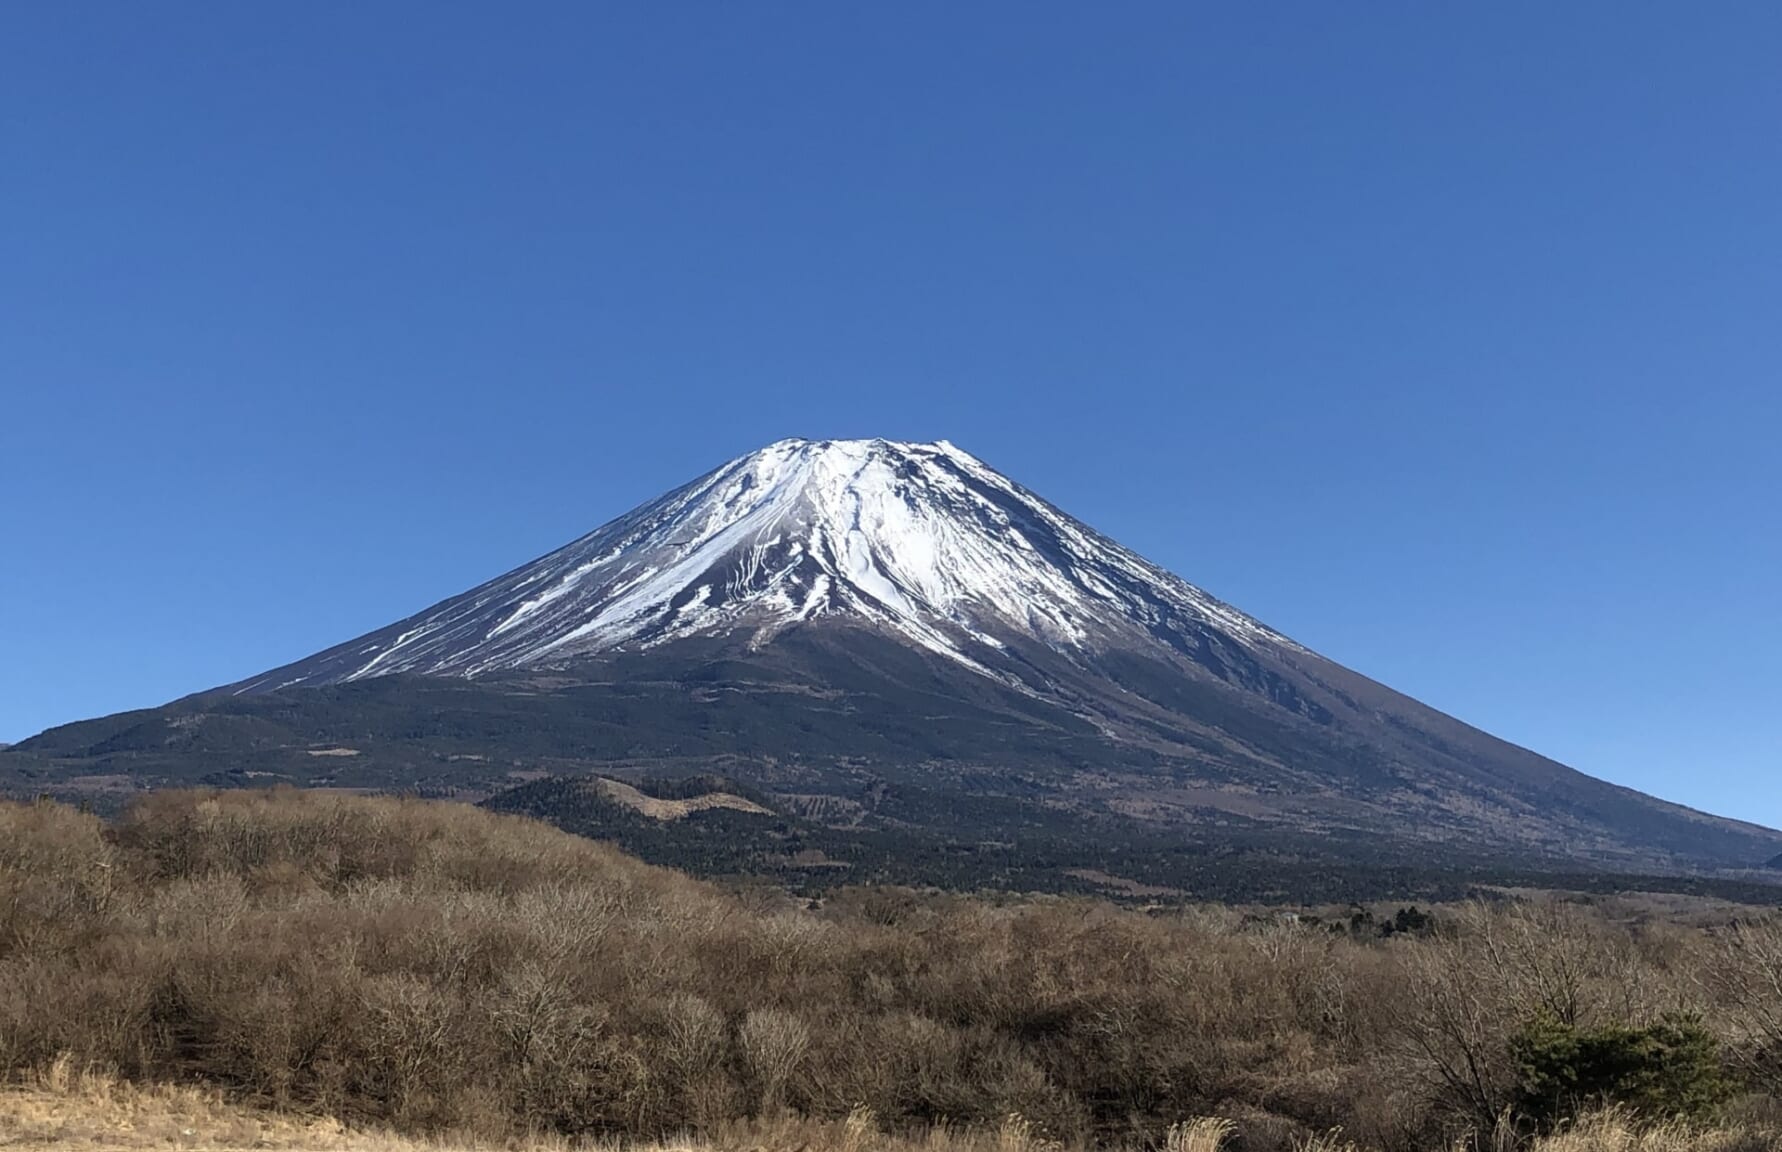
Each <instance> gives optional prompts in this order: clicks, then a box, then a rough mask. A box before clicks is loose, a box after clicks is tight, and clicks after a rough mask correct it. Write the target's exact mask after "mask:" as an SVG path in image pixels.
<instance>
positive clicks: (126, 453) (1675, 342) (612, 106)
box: [0, 0, 1782, 825]
mask: <svg viewBox="0 0 1782 1152" xmlns="http://www.w3.org/2000/svg"><path fill="white" fill-rule="evenodd" d="M1779 59H1782V7H1778V6H1776V5H1773V4H1769V3H1722V4H1715V5H1710V6H1700V5H1696V6H1687V5H1681V4H1664V5H1658V4H1642V3H1628V2H1625V0H1622V2H1616V3H1597V4H1592V3H1571V4H1565V5H1552V4H1544V3H1509V4H1497V5H1490V6H1472V7H1471V8H1463V7H1461V6H1455V5H1428V4H1409V3H1407V4H1397V5H1393V4H1379V5H1369V6H1367V7H1366V8H1365V9H1358V8H1355V7H1353V6H1346V5H1332V4H1327V3H1305V4H1291V3H1289V4H1277V5H1239V4H1227V5H1210V4H1176V3H1168V4H1137V3H1135V4H1125V5H1116V6H1098V5H1075V4H1073V5H1049V4H1040V3H1032V2H1023V3H1019V4H1015V3H1010V4H1000V5H999V4H988V3H987V4H973V5H957V4H939V3H935V4H922V3H908V4H897V5H871V6H869V5H847V6H843V5H830V4H801V5H794V4H760V5H735V4H728V5H720V4H680V5H663V4H629V5H621V4H561V5H545V4H523V5H502V6H496V5H480V6H460V5H451V4H443V3H426V4H412V5H407V4H401V3H395V2H384V3H376V4H329V3H306V4H301V5H282V6H271V5H241V4H211V5H205V4H197V3H194V4H181V5H173V6H167V5H157V6H146V5H141V4H127V3H120V4H98V3H76V4H52V3H41V4H36V5H23V4H14V5H9V6H7V7H6V8H5V10H4V12H0V157H3V159H0V169H3V174H0V740H6V739H18V738H20V737H23V736H25V735H28V734H30V733H32V732H34V731H36V730H38V729H41V728H43V727H45V726H48V725H51V724H55V723H60V722H64V721H68V720H73V719H77V718H82V717H86V716H91V715H95V714H100V713H106V712H110V711H115V710H118V709H123V708H128V707H135V706H146V705H151V704H155V703H158V702H161V701H164V700H166V699H169V698H172V697H175V696H179V695H182V694H184V693H187V692H190V691H193V690H196V689H199V688H203V687H207V686H210V685H213V684H216V683H220V682H224V681H229V680H233V679H236V678H238V677H241V676H245V675H247V674H249V673H252V672H256V671H259V670H262V669H264V668H266V667H269V666H272V665H275V664H278V663H281V662H283V661H286V660H289V659H292V658H294V657H297V656H300V655H303V654H305V653H307V652H310V651H312V650H315V649H318V648H321V647H323V646H326V645H328V644H331V643H334V642H336V641H338V640H341V639H344V638H346V637H349V636H351V635H354V634H357V633H359V632H361V631H364V630H367V629H369V628H372V627H374V626H377V625H381V624H384V623H387V622H389V621H391V620H393V619H395V618H397V617H399V616H402V615H405V614H407V613H408V612H410V611H413V610H415V609H418V608H420V607H422V606H424V605H426V604H428V603H431V602H432V601H434V600H437V599H439V598H441V597H443V596H445V595H447V594H450V593H454V592H457V591H460V590H462V589H464V588H466V587H468V586H470V585H471V584H474V583H476V582H478V581H480V580H481V579H483V578H486V577H488V576H491V575H493V574H495V573H497V572H499V571H502V570H505V569H506V568H508V567H511V566H513V565H514V564H516V563H519V562H521V561H523V560H526V559H528V558H530V557H532V556H534V555H536V554H538V553H541V552H544V551H546V550H548V549H550V548H552V547H554V546H556V545H558V544H560V543H562V542H564V541H566V540H568V539H569V538H571V537H573V536H576V535H578V534H580V533H581V532H583V531H585V530H587V529H589V528H591V527H593V526H594V525H595V524H597V523H599V522H601V521H604V520H606V519H608V518H610V517H611V516H613V515H616V514H618V513H620V512H622V511H624V510H626V509H627V508H629V507H631V506H632V505H634V504H636V503H638V502H639V501H641V500H643V499H646V498H648V497H650V496H653V495H655V494H657V493H658V492H660V491H661V490H663V489H665V488H667V487H669V486H671V485H674V484H676V483H679V482H681V481H683V480H685V479H688V478H690V477H691V476H692V475H694V474H696V473H699V472H701V471H704V470H705V469H707V468H709V467H711V466H713V465H715V464H717V463H719V462H721V461H722V460H724V459H727V458H729V457H731V456H734V455H737V454H740V453H742V452H745V451H748V450H750V449H753V448H755V447H758V446H760V445H762V444H764V443H767V442H769V441H772V440H775V439H779V438H781V437H785V436H791V435H801V436H813V437H826V436H837V437H840V436H885V437H889V438H897V439H924V440H926V439H934V438H939V437H946V438H949V439H952V440H953V441H955V442H956V443H958V444H960V445H961V446H963V447H965V448H967V449H969V450H971V451H972V452H974V453H976V454H977V455H979V456H980V457H982V458H984V459H985V460H987V461H988V462H990V463H991V464H993V465H995V466H997V467H999V468H1001V469H1002V470H1003V471H1005V472H1007V473H1009V474H1010V475H1012V476H1014V477H1015V478H1017V479H1019V480H1021V481H1022V482H1024V483H1026V484H1027V485H1028V486H1030V487H1032V488H1034V489H1036V490H1037V491H1039V492H1040V493H1042V494H1043V495H1045V496H1047V497H1049V498H1050V499H1052V500H1053V501H1054V502H1055V503H1057V504H1059V505H1061V506H1062V507H1063V508H1065V509H1066V510H1067V511H1069V512H1071V513H1073V514H1075V515H1077V516H1079V517H1081V518H1082V519H1084V520H1087V521H1088V522H1090V523H1091V524H1093V525H1095V526H1097V527H1099V528H1101V529H1102V530H1104V531H1106V532H1108V533H1110V534H1111V535H1113V536H1115V537H1116V538H1118V539H1120V540H1122V541H1123V542H1125V543H1127V544H1128V545H1130V546H1132V547H1134V548H1136V549H1137V550H1139V551H1140V552H1142V553H1144V554H1146V555H1147V556H1149V557H1151V558H1153V559H1155V560H1157V561H1159V562H1161V563H1163V564H1165V565H1167V566H1168V567H1170V568H1173V569H1174V570H1176V571H1178V572H1180V573H1181V574H1182V575H1184V576H1186V577H1187V578H1189V579H1190V580H1193V581H1195V582H1196V583H1199V584H1201V585H1203V586H1205V587H1207V588H1208V589H1210V590H1212V591H1213V592H1215V593H1217V594H1218V595H1220V596H1222V597H1224V598H1226V599H1228V600H1230V601H1232V602H1234V603H1235V604H1237V605H1238V606H1240V607H1242V608H1244V609H1246V610H1248V611H1249V612H1251V613H1253V614H1254V615H1256V616H1259V617H1260V618H1262V619H1263V620H1265V621H1267V622H1269V623H1270V624H1272V625H1273V626H1275V627H1277V628H1280V629H1282V630H1283V631H1285V632H1287V633H1289V634H1290V635H1293V636H1294V637H1296V638H1298V639H1300V640H1301V641H1303V642H1305V643H1307V644H1309V645H1311V646H1313V647H1315V648H1318V649H1320V650H1321V651H1323V652H1325V653H1327V654H1328V655H1330V656H1332V657H1334V658H1336V659H1338V660H1340V661H1342V662H1344V663H1346V664H1349V665H1350V666H1352V667H1355V668H1357V669H1359V670H1361V671H1364V672H1367V673H1368V674H1370V675H1373V676H1375V677H1377V678H1379V679H1381V680H1383V681H1385V682H1386V683H1388V684H1391V685H1393V686H1394V687H1397V688H1400V689H1402V690H1404V691H1407V692H1409V693H1411V694H1413V695H1415V696H1418V697H1420V698H1422V699H1424V700H1426V701H1428V702H1430V703H1432V704H1435V705H1437V706H1438V707H1441V708H1444V709H1446V710H1448V711H1450V712H1453V713H1454V714H1456V715H1458V716H1460V717H1462V718H1463V719H1466V720H1468V721H1471V722H1473V723H1475V724H1478V725H1480V726H1482V727H1484V728H1487V729H1490V730H1492V731H1494V732H1497V733H1498V734H1500V735H1503V736H1505V737H1508V738H1510V739H1513V740H1516V741H1518V742H1520V743H1523V744H1527V745H1529V746H1531V747H1533V748H1536V749H1538V750H1540V751H1542V752H1545V753H1547V754H1549V755H1552V756H1555V757H1557V758H1559V759H1562V760H1564V761H1567V762H1569V763H1571V764H1574V765H1576V766H1578V767H1580V768H1583V769H1585V770H1587V771H1590V772H1593V773H1596V774H1598V775H1601V776H1605V777H1607V778H1609V779H1612V780H1616V781H1620V782H1624V783H1627V784H1631V785H1633V786H1636V787H1639V788H1642V789H1646V790H1649V791H1652V792H1656V793H1658V794H1660V795H1663V796H1666V797H1670V798H1674V799H1677V800H1681V801H1685V802H1688V803H1692V804H1696V805H1699V806H1702V807H1706V808H1709V809H1712V810H1715V811H1719V812H1724V813H1727V814H1732V815H1740V816H1745V817H1748V818H1751V819H1756V820H1760V821H1764V822H1767V823H1769V824H1771V825H1782V784H1778V769H1779V768H1782V737H1779V736H1778V724H1777V721H1778V716H1782V706H1779V704H1778V695H1779V691H1778V690H1779V689H1782V673H1779V672H1778V670H1777V669H1778V664H1777V653H1778V652H1782V608H1779V606H1778V597H1777V588H1778V573H1779V572H1782V530H1779V529H1782V514H1779V512H1778V504H1779V503H1782V501H1779V498H1778V497H1779V493H1782V451H1778V449H1777V443H1776V442H1777V437H1778V433H1779V432H1782V399H1779V398H1778V377H1779V369H1782V315H1779V314H1778V313H1779V311H1782V131H1778V124H1779V123H1782V69H1779V68H1778V67H1777V66H1776V61H1777V60H1779Z"/></svg>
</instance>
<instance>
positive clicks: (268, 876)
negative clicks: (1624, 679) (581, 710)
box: [0, 792, 1782, 1152]
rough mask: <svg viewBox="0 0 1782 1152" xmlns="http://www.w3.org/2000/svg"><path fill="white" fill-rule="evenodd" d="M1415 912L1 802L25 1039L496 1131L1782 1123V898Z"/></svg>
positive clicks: (1455, 1134)
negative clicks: (1705, 915) (1161, 908)
mask: <svg viewBox="0 0 1782 1152" xmlns="http://www.w3.org/2000/svg"><path fill="white" fill-rule="evenodd" d="M1385 919H1386V918H1380V919H1378V920H1376V919H1375V918H1373V917H1370V916H1368V915H1365V914H1358V915H1355V916H1354V917H1344V918H1341V919H1336V920H1331V919H1329V918H1327V919H1326V920H1325V921H1322V922H1317V923H1313V922H1309V921H1307V920H1304V919H1300V920H1288V919H1286V918H1282V917H1276V916H1272V915H1271V916H1264V917H1246V916H1244V915H1243V914H1241V913H1239V912H1236V911H1231V910H1224V909H1198V908H1190V909H1182V910H1175V911H1170V912H1166V913H1153V914H1146V913H1142V912H1137V911H1131V910H1122V909H1118V908H1115V907H1112V906H1109V905H1107V904H1103V903H1097V902H1092V901H1087V900H1079V899H1044V900H1031V901H999V902H989V901H984V900H976V899H969V898H963V897H948V896H933V895H931V896H918V895H915V894H911V893H906V892H897V891H890V890H861V891H855V892H844V893H839V894H837V895H835V896H834V897H833V898H831V899H830V900H829V901H828V902H827V903H826V904H825V905H824V906H823V907H821V908H815V907H809V906H806V905H805V904H803V903H801V902H793V901H790V900H788V899H787V898H786V897H785V896H783V895H782V894H780V893H778V892H774V891H768V890H762V891H755V892H742V893H731V892H724V891H720V890H718V889H716V888H713V887H710V886H708V885H705V884H702V883H699V882H696V881H693V880H690V879H688V878H686V877H684V876H681V875H678V874H675V873H671V872H668V871H665V870H661V869H656V868H652V867H650V866H647V865H644V864H642V863H640V862H638V861H636V860H634V859H631V858H629V857H626V856H624V855H622V854H620V853H619V852H617V851H615V850H613V849H611V848H609V847H607V846H604V845H601V844H597V843H594V842H590V841H586V840H581V839H578V838H575V837H572V836H569V835H566V834H564V833H561V832H558V831H555V830H553V829H550V828H548V827H545V826H543V825H540V824H537V823H534V822H531V821H527V820H523V819H519V818H516V817H504V816H497V815H493V814H490V813H486V812H481V811H477V810H474V809H471V808H467V807H463V806H459V805H451V804H438V803H427V802H419V801H404V800H396V799H367V798H348V797H342V796H336V795H325V794H318V793H300V792H278V793H264V792H234V793H220V794H212V793H163V794H158V795H154V796H151V797H149V798H148V799H146V800H145V801H143V802H142V803H141V804H139V805H138V806H137V807H135V808H134V809H133V810H132V811H131V812H130V813H129V814H128V815H127V816H126V817H125V818H123V819H122V820H121V821H119V822H118V823H117V824H115V825H114V826H110V827H107V826H106V825H104V824H102V823H101V822H100V821H99V820H98V819H97V818H95V817H92V816H90V815H86V814H83V813H80V812H77V811H75V810H73V809H71V808H68V807H64V806H60V805H55V804H48V803H45V804H34V805H10V806H0V1075H4V1076H5V1077H6V1078H7V1080H8V1081H9V1082H10V1083H12V1084H13V1085H15V1089H14V1091H13V1095H12V1096H11V1097H9V1098H10V1099H11V1100H14V1101H19V1100H23V1099H25V1098H26V1097H25V1096H24V1095H21V1093H28V1092H30V1091H36V1092H38V1093H39V1094H41V1093H42V1092H44V1091H46V1089H45V1088H44V1087H43V1085H44V1084H45V1083H48V1082H50V1081H53V1080H54V1079H55V1077H54V1076H53V1075H52V1072H53V1070H54V1069H56V1068H58V1067H59V1068H62V1069H63V1070H64V1071H63V1072H62V1073H60V1074H59V1075H60V1076H61V1077H62V1080H63V1082H67V1079H68V1076H69V1073H68V1072H67V1071H66V1070H67V1069H70V1068H84V1069H98V1070H102V1076H103V1077H113V1076H115V1077H118V1078H121V1079H122V1080H124V1081H128V1082H131V1083H135V1084H140V1085H148V1086H154V1085H160V1086H167V1085H176V1086H177V1085H184V1086H194V1085H203V1086H205V1090H206V1091H207V1092H216V1093H222V1094H224V1095H226V1096H227V1097H228V1098H229V1099H230V1100H232V1101H234V1102H237V1103H246V1104H251V1105H254V1106H257V1107H263V1108H271V1109H275V1110H284V1111H285V1112H293V1111H294V1112H296V1113H298V1114H302V1115H312V1116H317V1115H327V1116H337V1117H340V1118H342V1119H343V1120H344V1121H346V1122H347V1123H348V1124H350V1125H353V1126H354V1130H355V1131H358V1130H365V1131H373V1130H377V1131H389V1132H394V1133H397V1134H398V1135H401V1136H404V1137H412V1136H431V1135H438V1134H443V1133H450V1134H452V1136H453V1138H454V1139H458V1140H461V1141H464V1142H467V1143H478V1142H507V1141H525V1140H536V1139H538V1138H539V1137H540V1136H541V1135H549V1136H554V1137H559V1138H598V1139H605V1140H616V1139H629V1140H660V1139H665V1138H669V1137H673V1136H677V1135H678V1134H689V1135H688V1138H689V1139H692V1140H694V1141H695V1142H703V1143H704V1146H710V1147H731V1146H735V1147H764V1148H781V1147H783V1148H786V1149H787V1150H788V1152H790V1150H791V1149H794V1148H797V1147H800V1146H801V1145H802V1146H806V1147H809V1148H822V1147H830V1146H834V1147H852V1148H854V1149H856V1150H864V1149H866V1148H867V1147H869V1146H871V1147H885V1148H888V1149H889V1148H892V1147H902V1146H903V1145H904V1143H905V1142H913V1144H912V1145H911V1146H916V1145H921V1146H927V1147H933V1148H951V1147H961V1148H963V1147H984V1148H988V1147H990V1146H991V1145H995V1146H997V1147H998V1148H999V1149H1003V1150H1005V1152H1014V1150H1018V1149H1020V1148H1024V1147H1027V1146H1029V1145H1031V1146H1032V1147H1033V1148H1036V1149H1037V1148H1039V1147H1041V1146H1042V1145H1044V1144H1048V1143H1056V1144H1058V1145H1061V1146H1066V1147H1078V1146H1091V1145H1094V1146H1116V1145H1123V1146H1132V1147H1170V1148H1171V1149H1172V1152H1189V1149H1188V1148H1187V1146H1186V1145H1185V1144H1184V1143H1183V1142H1184V1141H1186V1140H1187V1139H1189V1137H1190V1136H1191V1135H1193V1132H1200V1133H1201V1135H1200V1137H1197V1138H1210V1137H1208V1136H1207V1133H1209V1132H1211V1130H1212V1129H1211V1128H1210V1127H1206V1128H1204V1129H1195V1130H1193V1131H1191V1130H1190V1129H1188V1128H1185V1127H1182V1125H1183V1123H1184V1122H1185V1121H1186V1120H1187V1119H1188V1118H1192V1117H1196V1116H1219V1117H1223V1118H1226V1119H1228V1120H1229V1121H1230V1122H1231V1123H1232V1124H1233V1125H1234V1128H1233V1130H1232V1132H1231V1134H1230V1135H1229V1137H1228V1138H1226V1139H1225V1140H1224V1146H1225V1147H1226V1148H1227V1149H1228V1150H1230V1152H1274V1150H1282V1152H1285V1150H1288V1149H1305V1148H1314V1147H1317V1148H1342V1147H1346V1146H1347V1145H1348V1144H1349V1143H1351V1142H1352V1143H1353V1145H1354V1146H1355V1147H1357V1148H1360V1149H1374V1150H1380V1152H1426V1150H1436V1149H1442V1150H1444V1152H1445V1150H1447V1149H1452V1148H1455V1147H1459V1148H1463V1149H1472V1148H1475V1147H1476V1148H1479V1149H1493V1150H1494V1152H1505V1150H1509V1149H1514V1148H1521V1147H1530V1148H1536V1147H1538V1148H1541V1149H1545V1150H1550V1152H1597V1150H1598V1149H1604V1150H1606V1149H1616V1150H1626V1152H1633V1150H1636V1149H1647V1150H1649V1152H1671V1150H1673V1149H1690V1150H1694V1149H1700V1150H1704V1152H1706V1150H1710V1149H1711V1150H1712V1152H1758V1150H1759V1149H1774V1148H1778V1147H1782V1136H1778V1135H1777V1132H1778V1127H1779V1126H1778V1119H1779V1117H1778V1111H1779V1110H1778V1106H1777V1104H1776V1100H1777V1097H1778V1094H1779V1093H1782V923H1779V922H1778V921H1776V920H1774V919H1764V918H1758V919H1750V920H1744V921H1738V922H1725V923H1720V924H1715V925H1711V926H1707V927H1685V926H1682V925H1678V924H1673V923H1668V922H1665V921H1663V920H1651V921H1648V922H1635V923H1628V922H1623V921H1621V920H1618V919H1615V918H1611V917H1609V916H1607V915H1604V914H1602V913H1601V912H1600V911H1593V910H1592V909H1591V908H1589V907H1585V906H1581V905H1566V904H1553V903H1541V902H1515V901H1505V902H1502V903H1500V904H1497V905H1493V906H1486V905H1470V906H1463V907H1455V908H1444V909H1441V910H1439V911H1438V912H1437V914H1436V916H1435V918H1434V919H1433V920H1426V919H1424V918H1423V917H1422V916H1421V915H1410V914H1408V913H1407V914H1405V915H1401V916H1398V917H1394V918H1391V919H1390V921H1389V923H1390V924H1391V928H1392V930H1391V931H1390V932H1388V931H1386V929H1385V926H1384V923H1382V921H1385ZM46 1077H47V1078H49V1079H48V1080H46ZM104 1082H105V1083H111V1081H110V1080H108V1079H107V1080H104ZM33 1085H35V1086H36V1087H35V1088H33V1087H32V1086H33ZM140 1091H144V1092H162V1093H168V1092H174V1091H175V1089H174V1088H168V1087H155V1088H144V1089H141V1090H140ZM196 1098H197V1097H193V1099H196ZM203 1098H205V1099H211V1098H212V1097H209V1096H205V1097H203ZM1605 1108H1609V1109H1616V1110H1617V1111H1615V1112H1613V1113H1612V1114H1611V1115H1609V1116H1608V1118H1606V1119H1604V1118H1597V1119H1588V1120H1580V1119H1579V1118H1580V1117H1581V1116H1586V1115H1590V1114H1594V1113H1598V1112H1600V1111H1601V1110H1602V1109H1605ZM6 1115H7V1113H6V1111H5V1109H4V1107H3V1106H0V1123H5V1122H6V1121H5V1120H4V1119H3V1118H4V1117H5V1116H6ZM1339 1129H1340V1130H1341V1133H1342V1135H1341V1137H1340V1138H1337V1137H1331V1136H1330V1135H1329V1134H1330V1133H1331V1132H1333V1131H1334V1130H1339ZM1172 1131H1173V1133H1174V1136H1173V1137H1172ZM6 1135H7V1133H6V1129H5V1128H3V1127H0V1137H5V1136H6ZM300 1135H301V1134H300ZM31 1138H32V1137H31V1135H30V1133H29V1132H24V1133H23V1135H20V1136H18V1138H16V1139H12V1140H11V1142H12V1143H15V1144H16V1143H26V1142H28V1140H29V1139H31ZM297 1138H298V1137H293V1139H297ZM302 1138H308V1137H302ZM369 1138H370V1137H368V1139H369ZM377 1138H378V1139H390V1140H394V1139H397V1136H387V1137H386V1136H379V1137H377ZM43 1139H46V1140H48V1141H49V1142H50V1143H53V1142H54V1141H53V1139H51V1138H47V1137H45V1138H43ZM174 1142H175V1143H177V1141H174ZM250 1142H251V1141H250ZM45 1146H48V1144H46V1145H45ZM214 1146H218V1147H222V1146H227V1145H226V1144H216V1145H214ZM288 1146H291V1147H300V1146H303V1145H301V1144H300V1143H293V1144H290V1145H288ZM325 1146H328V1147H338V1146H343V1145H341V1144H338V1143H336V1144H327V1145H325Z"/></svg>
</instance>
